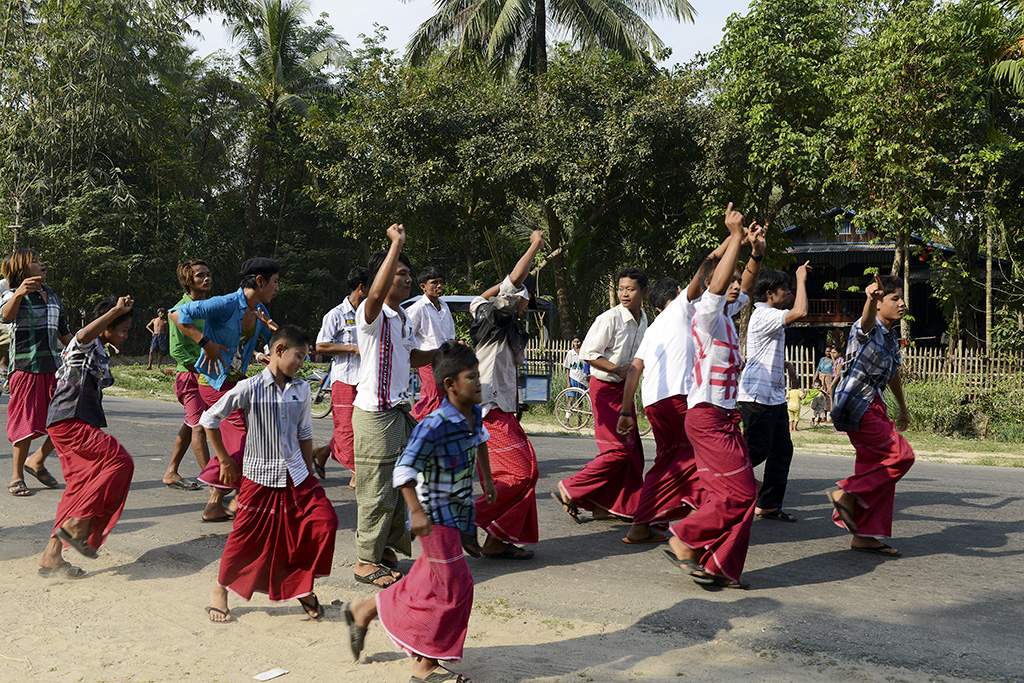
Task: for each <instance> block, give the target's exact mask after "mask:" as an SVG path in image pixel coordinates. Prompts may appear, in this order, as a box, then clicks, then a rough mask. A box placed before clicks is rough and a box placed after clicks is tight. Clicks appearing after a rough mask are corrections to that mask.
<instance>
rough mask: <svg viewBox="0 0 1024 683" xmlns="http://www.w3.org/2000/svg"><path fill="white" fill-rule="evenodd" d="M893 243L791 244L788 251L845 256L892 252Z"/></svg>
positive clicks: (792, 252)
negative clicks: (858, 253)
mask: <svg viewBox="0 0 1024 683" xmlns="http://www.w3.org/2000/svg"><path fill="white" fill-rule="evenodd" d="M895 248H896V243H895V242H805V243H802V244H793V245H792V246H791V247H790V248H789V249H787V250H786V251H788V252H789V253H791V254H846V253H849V252H854V251H856V252H870V253H878V252H892V251H893V250H894V249H895Z"/></svg>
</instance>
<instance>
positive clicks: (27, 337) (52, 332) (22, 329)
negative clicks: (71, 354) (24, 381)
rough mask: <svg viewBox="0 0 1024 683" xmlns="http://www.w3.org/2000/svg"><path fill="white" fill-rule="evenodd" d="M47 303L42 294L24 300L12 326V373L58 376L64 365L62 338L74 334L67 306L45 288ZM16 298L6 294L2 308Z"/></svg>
mask: <svg viewBox="0 0 1024 683" xmlns="http://www.w3.org/2000/svg"><path fill="white" fill-rule="evenodd" d="M43 291H45V292H46V301H43V295H42V294H40V293H39V292H32V293H31V294H28V295H26V296H24V297H22V298H21V305H19V306H18V312H17V313H16V314H15V316H14V320H0V322H3V323H10V324H11V332H10V334H11V337H12V338H13V340H14V341H13V343H12V344H11V369H12V370H24V371H25V372H34V373H44V372H57V368H59V367H60V365H61V360H60V353H61V343H60V338H61V337H65V336H67V335H69V334H71V330H70V329H69V328H68V320H67V316H66V315H65V313H64V304H63V303H61V300H60V297H59V296H57V294H56V292H54V291H53V290H52V289H50V288H49V287H47V286H46V285H43ZM13 298H14V292H13V291H7V292H4V294H3V296H2V297H0V306H2V305H3V304H5V303H7V302H8V301H10V300H11V299H13Z"/></svg>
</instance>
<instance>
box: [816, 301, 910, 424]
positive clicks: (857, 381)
mask: <svg viewBox="0 0 1024 683" xmlns="http://www.w3.org/2000/svg"><path fill="white" fill-rule="evenodd" d="M901 365H903V354H902V353H901V352H900V340H899V337H898V336H897V334H896V332H895V330H890V329H889V328H887V327H886V326H885V325H883V324H882V321H881V320H877V319H876V320H875V326H874V327H872V328H871V330H870V331H869V332H867V333H865V332H864V331H863V329H861V325H860V320H858V321H857V322H856V323H854V325H853V330H852V332H851V333H850V340H849V341H848V342H847V344H846V360H845V362H844V363H843V376H842V378H841V379H840V380H839V384H838V385H837V386H836V392H835V396H834V398H833V402H834V405H833V407H832V423H833V424H834V425H835V428H836V429H839V430H841V431H844V432H850V431H857V430H858V429H860V418H862V417H863V416H864V413H865V411H867V409H868V406H870V405H871V404H872V402H874V400H875V395H876V394H881V393H882V390H883V389H885V386H886V385H887V384H888V383H889V382H890V381H891V380H892V378H893V377H894V376H895V375H896V372H897V370H898V368H899V366H901Z"/></svg>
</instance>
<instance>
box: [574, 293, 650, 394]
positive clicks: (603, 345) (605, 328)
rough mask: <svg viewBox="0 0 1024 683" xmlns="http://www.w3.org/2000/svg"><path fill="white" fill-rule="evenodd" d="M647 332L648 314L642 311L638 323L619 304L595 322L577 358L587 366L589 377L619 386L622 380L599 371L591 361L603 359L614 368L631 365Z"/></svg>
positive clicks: (598, 317) (614, 375)
mask: <svg viewBox="0 0 1024 683" xmlns="http://www.w3.org/2000/svg"><path fill="white" fill-rule="evenodd" d="M646 331H647V314H646V313H644V312H643V310H641V311H640V322H637V321H636V319H635V318H634V317H633V314H632V313H631V312H630V311H629V309H627V308H626V307H625V306H623V305H622V304H619V305H618V306H616V307H615V308H611V309H609V310H607V311H605V312H604V313H602V314H601V315H599V316H597V318H596V319H595V320H594V324H593V325H591V326H590V330H589V331H588V332H587V336H586V338H585V339H584V340H583V345H582V346H580V358H582V359H583V360H585V361H587V362H588V363H590V374H591V375H592V376H594V377H596V378H598V379H599V380H601V381H603V382H621V381H623V380H622V378H621V377H619V376H618V375H616V374H613V373H610V372H605V371H604V370H599V369H598V368H597V367H595V366H594V363H593V361H594V360H595V359H597V358H604V359H605V360H607V361H608V362H610V363H614V364H615V365H625V364H626V363H632V362H633V358H634V357H635V356H636V350H637V349H638V348H639V347H640V342H641V341H642V340H643V338H644V332H646Z"/></svg>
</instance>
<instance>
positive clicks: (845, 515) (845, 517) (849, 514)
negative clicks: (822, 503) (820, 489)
mask: <svg viewBox="0 0 1024 683" xmlns="http://www.w3.org/2000/svg"><path fill="white" fill-rule="evenodd" d="M837 490H838V489H837ZM832 493H833V492H832V491H828V492H826V493H825V495H826V496H828V500H829V502H830V503H832V507H834V508H835V509H836V512H838V513H839V519H841V520H842V522H843V524H845V525H846V530H847V531H849V532H850V533H851V534H855V533H857V523H856V522H855V521H854V520H853V511H852V510H850V508H848V507H846V506H845V505H843V504H842V503H840V502H839V501H837V500H836V499H835V498H833V497H832Z"/></svg>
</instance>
